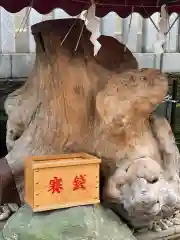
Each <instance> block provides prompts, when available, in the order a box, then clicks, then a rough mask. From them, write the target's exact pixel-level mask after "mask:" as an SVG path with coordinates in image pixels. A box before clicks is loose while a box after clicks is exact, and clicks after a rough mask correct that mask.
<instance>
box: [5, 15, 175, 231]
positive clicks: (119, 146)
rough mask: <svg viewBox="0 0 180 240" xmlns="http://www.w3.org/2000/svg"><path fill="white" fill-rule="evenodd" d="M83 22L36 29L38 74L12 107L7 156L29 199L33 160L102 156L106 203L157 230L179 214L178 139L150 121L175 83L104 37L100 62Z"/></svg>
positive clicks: (43, 25) (12, 97)
mask: <svg viewBox="0 0 180 240" xmlns="http://www.w3.org/2000/svg"><path fill="white" fill-rule="evenodd" d="M74 21H76V22H75V26H74V27H73V28H72V30H71V31H70V32H69V35H68V37H67V38H66V39H65V41H64V42H63V44H62V45H61V43H62V41H63V40H64V38H65V36H66V34H67V33H68V31H69V29H70V28H71V27H72V25H73V24H74ZM83 24H84V23H83V21H82V20H75V19H63V20H55V21H54V20H53V21H47V22H44V23H40V24H37V25H34V26H33V27H32V32H33V34H34V37H35V40H36V44H37V50H36V54H37V55H36V63H35V68H34V71H33V73H32V76H31V77H30V78H29V79H28V81H27V82H26V84H25V85H24V86H23V87H22V88H20V89H19V90H17V91H15V92H14V93H12V94H10V95H9V97H8V98H7V100H6V102H5V109H6V112H7V114H8V117H9V118H8V123H7V146H8V151H9V153H8V155H7V156H6V158H7V160H8V163H9V165H10V167H11V169H12V172H13V174H14V177H15V180H16V185H17V188H18V190H19V193H20V195H21V199H22V201H23V180H24V179H23V162H24V157H25V156H27V155H42V154H55V153H62V152H79V151H85V152H88V153H91V154H94V155H96V156H99V157H101V158H102V167H101V170H102V176H103V177H104V194H103V195H104V200H105V201H107V202H109V201H113V202H114V203H115V204H116V205H117V206H121V207H123V208H124V209H125V214H123V211H120V214H121V215H123V216H124V217H125V218H126V219H128V220H129V221H130V222H131V224H132V225H133V226H134V227H137V228H140V227H142V226H143V227H144V226H145V225H146V226H149V225H150V224H151V223H152V221H154V220H155V219H156V220H157V218H156V216H157V215H158V216H159V218H160V219H161V218H162V217H164V215H163V214H164V212H166V214H167V212H168V214H171V215H172V213H174V211H175V209H176V208H177V205H178V203H179V202H178V197H179V192H178V183H179V176H178V174H179V152H178V151H177V147H176V145H175V141H174V137H173V134H172V133H171V129H170V128H169V125H168V124H167V121H165V120H164V119H163V120H162V121H160V123H159V121H158V120H157V119H156V118H152V119H153V120H152V119H150V114H151V113H152V112H153V111H154V109H155V108H156V106H157V104H160V103H161V101H162V100H163V98H164V96H165V94H166V92H167V87H168V84H167V78H166V76H165V75H163V74H161V73H160V72H159V71H157V70H153V69H147V70H142V71H139V70H134V69H136V68H137V62H136V60H135V58H134V57H133V56H132V54H131V53H130V51H129V50H126V52H125V53H124V46H123V45H122V44H120V43H119V42H118V41H117V40H115V39H113V38H111V37H106V36H101V37H100V38H99V39H98V41H99V42H100V43H101V44H102V47H101V49H100V51H99V53H98V55H97V56H96V57H94V56H93V46H92V44H91V42H90V40H89V39H90V32H89V31H88V30H87V29H86V28H84V29H83V33H82V36H81V37H80V33H81V30H82V28H83ZM78 41H79V44H78V48H77V50H76V51H75V47H76V44H77V42H78ZM159 126H161V128H160V127H159ZM162 129H163V130H162ZM163 134H165V136H164V135H163ZM169 169H170V170H171V171H169ZM162 189H163V190H162ZM165 207H166V209H168V210H167V211H165V210H164V209H165ZM142 213H144V214H146V217H145V218H144V215H143V214H142ZM166 216H167V215H166ZM168 216H169V215H168ZM159 218H158V219H159ZM131 220H132V221H131ZM176 223H177V222H176ZM174 224H175V221H174Z"/></svg>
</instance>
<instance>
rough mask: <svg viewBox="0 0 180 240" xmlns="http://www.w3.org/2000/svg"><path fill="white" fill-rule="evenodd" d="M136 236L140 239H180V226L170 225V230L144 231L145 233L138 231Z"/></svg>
mask: <svg viewBox="0 0 180 240" xmlns="http://www.w3.org/2000/svg"><path fill="white" fill-rule="evenodd" d="M135 237H136V238H137V239H138V240H144V239H146V240H158V239H163V240H170V239H171V240H179V239H180V226H173V227H170V228H169V229H168V230H163V231H161V232H152V231H148V232H144V233H136V234H135Z"/></svg>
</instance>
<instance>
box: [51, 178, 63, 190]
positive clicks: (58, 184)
mask: <svg viewBox="0 0 180 240" xmlns="http://www.w3.org/2000/svg"><path fill="white" fill-rule="evenodd" d="M62 190H63V182H62V178H58V177H54V178H53V179H52V180H50V181H49V192H52V193H55V192H56V193H60V192H62Z"/></svg>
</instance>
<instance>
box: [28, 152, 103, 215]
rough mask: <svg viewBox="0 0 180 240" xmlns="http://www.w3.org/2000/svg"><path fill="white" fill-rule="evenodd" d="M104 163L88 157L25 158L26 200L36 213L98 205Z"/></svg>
mask: <svg viewBox="0 0 180 240" xmlns="http://www.w3.org/2000/svg"><path fill="white" fill-rule="evenodd" d="M100 162H101V160H100V159H98V158H96V157H94V156H91V155H88V154H85V153H77V154H75V153H74V154H61V155H53V156H33V157H27V158H26V159H25V201H26V203H27V204H28V205H30V206H31V207H32V209H33V211H34V212H38V211H46V210H52V209H58V208H66V207H72V206H79V205H88V204H96V203H99V165H100Z"/></svg>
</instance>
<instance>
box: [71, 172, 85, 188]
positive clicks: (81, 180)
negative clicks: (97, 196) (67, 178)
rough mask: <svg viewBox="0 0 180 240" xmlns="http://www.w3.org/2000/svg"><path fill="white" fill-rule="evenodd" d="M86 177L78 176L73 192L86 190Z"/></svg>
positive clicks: (74, 182)
mask: <svg viewBox="0 0 180 240" xmlns="http://www.w3.org/2000/svg"><path fill="white" fill-rule="evenodd" d="M85 177H86V176H85V175H79V176H78V175H76V176H75V178H74V181H73V191H76V190H78V189H86V186H85V184H86V178H85Z"/></svg>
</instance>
